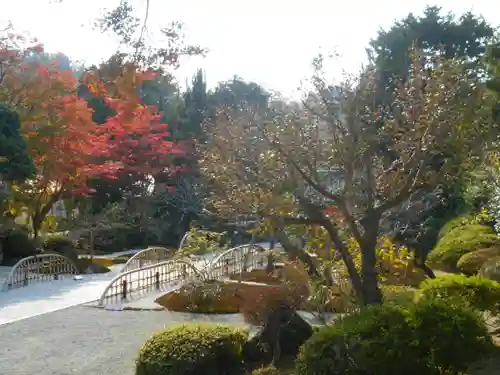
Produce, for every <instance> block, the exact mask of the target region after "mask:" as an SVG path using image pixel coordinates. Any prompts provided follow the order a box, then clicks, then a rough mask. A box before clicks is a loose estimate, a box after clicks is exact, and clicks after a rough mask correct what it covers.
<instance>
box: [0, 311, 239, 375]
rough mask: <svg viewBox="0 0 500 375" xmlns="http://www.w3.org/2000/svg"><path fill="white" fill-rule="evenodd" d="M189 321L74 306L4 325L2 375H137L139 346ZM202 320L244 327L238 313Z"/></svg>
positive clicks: (172, 315) (168, 315)
mask: <svg viewBox="0 0 500 375" xmlns="http://www.w3.org/2000/svg"><path fill="white" fill-rule="evenodd" d="M215 319H217V320H215ZM187 320H191V318H190V316H189V314H180V313H171V312H166V311H120V312H113V311H106V310H102V309H97V308H92V307H86V306H76V307H71V308H68V309H65V310H59V311H56V312H53V313H48V314H44V315H40V316H37V317H34V318H30V319H25V320H22V321H19V322H15V323H11V324H5V325H2V326H0V338H1V344H0V374H2V375H4V374H5V375H7V374H8V375H133V374H134V360H135V358H136V356H137V352H138V350H139V348H140V347H141V345H142V344H143V343H144V342H145V341H146V340H147V339H148V338H149V337H150V336H151V335H152V334H153V333H154V332H156V331H158V330H161V329H163V328H164V327H165V326H167V325H171V324H175V323H182V322H186V321H187ZM204 320H208V321H210V320H212V321H214V322H226V323H233V324H238V325H240V324H243V322H242V319H241V317H240V316H239V315H226V316H217V317H216V318H215V317H214V318H211V317H209V316H207V317H206V318H205V319H204Z"/></svg>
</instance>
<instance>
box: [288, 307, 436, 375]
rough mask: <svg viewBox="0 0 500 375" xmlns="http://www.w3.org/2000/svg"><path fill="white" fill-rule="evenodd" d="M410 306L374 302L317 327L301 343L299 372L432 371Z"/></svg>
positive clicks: (409, 374) (396, 374) (378, 374)
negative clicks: (415, 331)
mask: <svg viewBox="0 0 500 375" xmlns="http://www.w3.org/2000/svg"><path fill="white" fill-rule="evenodd" d="M412 337H413V331H412V326H411V324H410V322H409V321H408V319H407V312H406V310H404V309H402V308H400V307H397V306H393V305H380V306H370V307H368V308H365V309H363V310H361V311H360V312H358V313H354V314H352V315H348V316H346V317H345V318H342V319H340V320H338V321H337V322H335V323H334V324H333V325H331V326H326V327H323V328H320V329H319V330H317V331H316V332H315V333H314V334H313V335H312V337H311V338H310V339H309V340H308V341H306V343H305V344H304V345H303V346H302V347H301V349H300V352H299V355H298V357H297V361H296V370H297V374H298V375H318V374H321V375H341V374H342V375H343V374H352V375H354V374H356V375H358V374H359V375H361V374H364V375H400V374H405V375H428V374H432V373H431V372H430V367H429V363H428V358H427V357H425V356H422V355H421V354H422V353H421V352H420V348H419V347H418V346H417V345H416V342H414V340H413V339H412Z"/></svg>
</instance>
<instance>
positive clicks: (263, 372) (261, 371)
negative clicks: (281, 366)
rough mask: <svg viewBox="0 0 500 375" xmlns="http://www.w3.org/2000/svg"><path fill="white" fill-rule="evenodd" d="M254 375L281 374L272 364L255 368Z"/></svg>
mask: <svg viewBox="0 0 500 375" xmlns="http://www.w3.org/2000/svg"><path fill="white" fill-rule="evenodd" d="M252 375H280V371H279V370H278V369H277V368H276V367H274V366H272V365H270V366H263V367H261V368H258V369H255V370H253V371H252Z"/></svg>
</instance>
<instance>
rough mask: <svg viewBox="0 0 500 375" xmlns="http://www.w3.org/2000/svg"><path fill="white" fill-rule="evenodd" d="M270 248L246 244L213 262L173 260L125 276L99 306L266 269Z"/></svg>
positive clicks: (118, 278) (112, 284)
mask: <svg viewBox="0 0 500 375" xmlns="http://www.w3.org/2000/svg"><path fill="white" fill-rule="evenodd" d="M266 259H267V252H266V249H264V248H263V247H261V246H259V245H242V246H238V247H235V248H232V249H229V250H226V251H224V252H223V253H221V254H220V255H218V256H216V257H215V258H214V259H213V260H212V261H210V262H208V263H206V265H205V263H204V260H203V259H201V260H198V261H197V263H198V265H199V266H198V267H197V266H196V264H195V263H193V262H192V261H190V260H187V259H186V260H184V259H170V260H167V261H164V262H160V263H156V264H152V265H149V266H146V267H143V268H136V269H132V270H129V271H126V272H123V273H121V274H120V275H118V276H116V277H115V278H114V279H113V280H111V282H110V283H109V284H108V286H107V287H106V289H105V290H104V292H103V293H102V295H101V298H100V299H99V301H98V305H99V306H109V305H113V304H120V303H123V302H130V301H131V300H133V299H136V298H141V297H143V296H144V295H146V294H148V293H151V292H153V291H162V290H165V287H167V288H170V289H171V288H175V287H179V286H181V285H183V284H185V283H189V282H191V281H195V280H202V279H212V280H213V279H220V278H223V277H226V276H230V275H232V274H234V273H238V272H245V271H247V270H251V269H255V268H263V267H264V266H265V262H266Z"/></svg>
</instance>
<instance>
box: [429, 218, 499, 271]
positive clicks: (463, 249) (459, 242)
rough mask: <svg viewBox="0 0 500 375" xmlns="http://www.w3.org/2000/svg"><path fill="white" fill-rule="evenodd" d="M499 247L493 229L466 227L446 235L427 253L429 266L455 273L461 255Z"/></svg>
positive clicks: (476, 226) (475, 226)
mask: <svg viewBox="0 0 500 375" xmlns="http://www.w3.org/2000/svg"><path fill="white" fill-rule="evenodd" d="M495 246H500V237H498V236H497V235H496V233H495V232H494V230H493V228H491V227H487V226H484V225H466V226H462V227H458V228H455V229H452V230H451V231H449V232H448V233H446V234H445V235H444V236H443V237H442V238H441V239H440V240H439V241H438V243H437V244H436V246H435V247H434V249H433V250H432V251H431V252H430V253H429V256H428V258H427V261H428V264H429V265H430V266H433V267H436V268H438V269H441V270H443V271H448V272H457V271H458V268H457V262H458V260H459V259H460V257H462V256H463V255H465V254H467V253H470V252H472V251H475V250H478V249H484V248H489V247H495Z"/></svg>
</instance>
